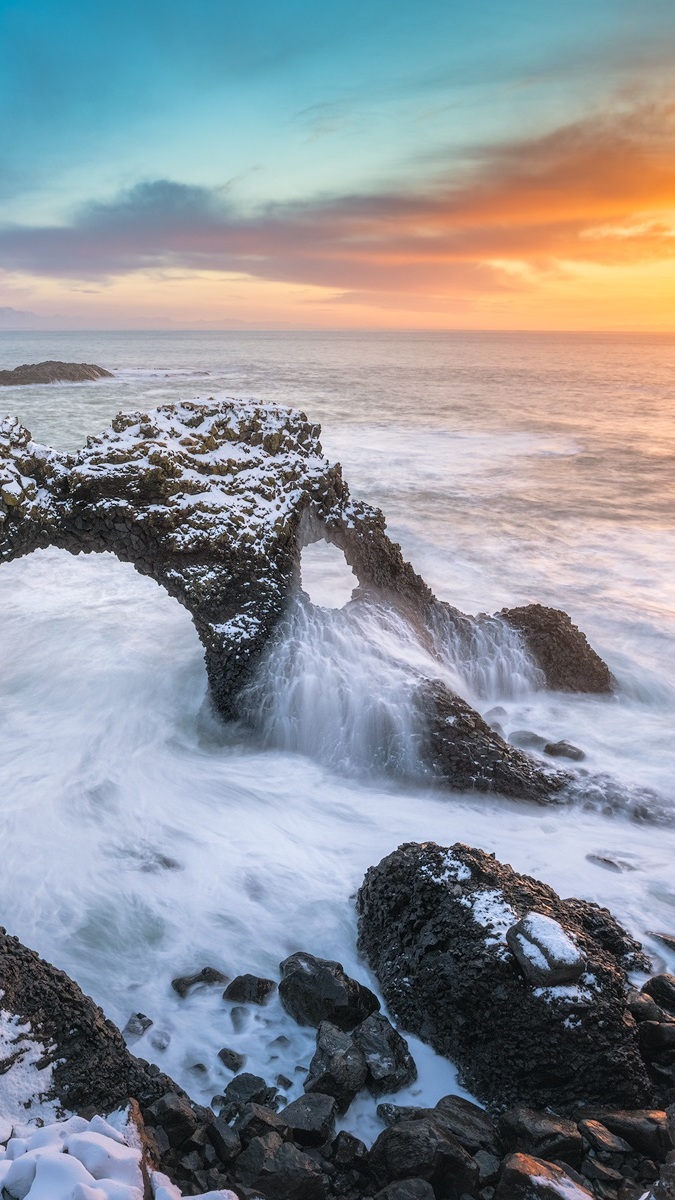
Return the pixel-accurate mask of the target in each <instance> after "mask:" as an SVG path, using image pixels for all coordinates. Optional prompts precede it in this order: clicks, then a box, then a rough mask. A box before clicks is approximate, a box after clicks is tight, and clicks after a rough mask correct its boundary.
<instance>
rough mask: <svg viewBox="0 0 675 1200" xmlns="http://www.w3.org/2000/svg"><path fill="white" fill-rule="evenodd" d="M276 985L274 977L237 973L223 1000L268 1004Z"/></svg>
mask: <svg viewBox="0 0 675 1200" xmlns="http://www.w3.org/2000/svg"><path fill="white" fill-rule="evenodd" d="M276 987H277V985H276V983H275V982H274V980H273V979H260V978H259V976H258V975H237V977H236V979H233V980H232V982H231V983H228V985H227V987H226V988H225V991H224V992H223V1000H234V1001H236V1002H237V1003H238V1004H267V1001H268V1000H269V998H270V996H271V995H272V993H273V992H275V991H276Z"/></svg>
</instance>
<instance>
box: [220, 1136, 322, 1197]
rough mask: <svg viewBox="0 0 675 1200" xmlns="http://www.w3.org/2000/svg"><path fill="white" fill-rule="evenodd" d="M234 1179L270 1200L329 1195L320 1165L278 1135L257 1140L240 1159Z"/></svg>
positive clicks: (237, 1161)
mask: <svg viewBox="0 0 675 1200" xmlns="http://www.w3.org/2000/svg"><path fill="white" fill-rule="evenodd" d="M234 1176H235V1179H236V1180H237V1182H238V1183H240V1184H243V1185H244V1186H245V1187H248V1188H252V1189H254V1191H256V1192H257V1191H258V1189H259V1190H260V1192H262V1193H263V1195H264V1196H265V1197H266V1200H324V1197H325V1195H326V1188H325V1183H324V1179H323V1175H322V1173H321V1170H320V1168H319V1165H318V1164H317V1163H316V1162H315V1161H314V1159H313V1158H310V1157H309V1155H307V1154H304V1153H303V1152H302V1151H301V1150H299V1149H298V1147H297V1146H294V1145H293V1144H292V1143H290V1142H284V1141H282V1140H281V1138H280V1137H279V1135H278V1134H277V1133H268V1134H266V1135H265V1136H264V1137H258V1138H254V1139H253V1141H252V1142H250V1143H249V1145H248V1146H247V1147H246V1149H245V1150H244V1151H243V1152H242V1153H241V1154H240V1155H239V1157H238V1159H237V1160H236V1163H235V1166H234Z"/></svg>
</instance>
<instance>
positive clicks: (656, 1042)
mask: <svg viewBox="0 0 675 1200" xmlns="http://www.w3.org/2000/svg"><path fill="white" fill-rule="evenodd" d="M639 1042H640V1051H641V1054H642V1057H643V1058H644V1059H645V1060H646V1061H647V1062H653V1061H654V1059H659V1058H661V1057H662V1056H663V1055H664V1054H667V1053H669V1052H672V1051H675V1022H674V1021H669V1022H667V1023H666V1022H665V1021H642V1023H641V1024H640V1030H639Z"/></svg>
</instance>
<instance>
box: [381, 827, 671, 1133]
mask: <svg viewBox="0 0 675 1200" xmlns="http://www.w3.org/2000/svg"><path fill="white" fill-rule="evenodd" d="M357 903H358V911H359V918H360V919H359V945H360V949H361V950H362V952H363V953H364V954H365V955H366V957H367V959H368V960H369V962H370V964H371V966H372V968H373V970H374V971H375V973H376V975H377V976H378V979H379V981H380V984H381V986H382V990H383V993H384V996H385V999H386V1001H387V1004H388V1006H389V1007H390V1009H391V1011H392V1012H393V1013H394V1014H395V1015H396V1017H397V1018H398V1019H399V1020H400V1021H401V1023H402V1024H403V1026H404V1028H406V1029H409V1030H411V1031H412V1032H414V1033H416V1034H418V1035H419V1036H420V1037H422V1038H424V1039H425V1041H427V1042H429V1043H430V1044H431V1045H432V1046H434V1048H435V1049H436V1050H438V1051H439V1052H440V1053H441V1054H445V1055H447V1056H448V1057H450V1058H452V1059H453V1060H454V1061H455V1062H456V1063H457V1064H458V1066H459V1067H460V1071H461V1077H462V1080H463V1081H464V1082H465V1083H466V1085H467V1086H468V1087H470V1088H471V1090H472V1091H473V1092H474V1093H475V1094H476V1095H477V1096H478V1097H479V1098H480V1099H482V1100H485V1101H486V1102H487V1103H489V1104H492V1105H496V1106H503V1105H504V1104H508V1103H525V1104H529V1105H531V1106H532V1107H535V1108H537V1109H539V1108H545V1107H547V1106H549V1105H550V1106H552V1107H555V1108H556V1109H557V1110H558V1111H560V1112H568V1111H570V1110H571V1109H572V1108H574V1107H575V1106H577V1105H579V1104H580V1103H584V1102H585V1103H601V1104H606V1105H621V1106H622V1107H624V1106H638V1105H642V1104H644V1103H645V1101H646V1102H647V1103H649V1102H650V1100H651V1098H652V1096H653V1087H652V1085H651V1084H650V1081H649V1079H648V1077H647V1074H646V1068H645V1065H644V1063H643V1061H642V1058H641V1057H640V1053H639V1049H638V1045H637V1038H636V1029H637V1027H636V1026H635V1024H634V1022H633V1019H632V1017H631V1015H630V1012H629V1010H628V1008H627V1004H626V996H625V993H626V984H627V976H626V963H627V962H628V961H629V960H630V956H631V955H632V956H633V957H635V956H636V955H637V954H638V947H637V943H635V942H634V941H633V940H632V939H631V938H630V937H629V936H628V934H626V933H625V931H623V930H622V929H621V928H620V926H618V925H617V923H616V922H615V921H614V920H613V918H612V917H611V915H610V914H609V913H607V912H606V911H603V910H601V909H599V908H597V906H595V905H593V904H590V903H584V902H583V901H580V900H574V901H563V900H561V899H560V898H559V896H557V895H556V893H555V892H554V891H553V890H552V888H549V887H547V886H546V885H545V884H543V883H540V882H538V881H537V880H534V879H530V878H528V877H527V876H523V875H518V874H516V872H515V871H513V870H512V869H511V867H508V866H504V865H502V864H500V863H498V862H497V861H496V860H495V859H494V858H493V857H492V856H491V855H488V854H485V853H483V852H482V851H480V850H475V849H471V848H470V847H468V846H463V845H461V844H456V845H455V846H453V847H452V848H450V849H444V848H442V847H440V846H437V845H435V844H434V843H427V844H425V845H418V844H416V843H409V844H408V845H405V846H401V847H400V848H399V849H398V850H397V851H395V853H393V854H390V855H389V856H388V857H387V858H385V859H383V861H382V862H381V863H380V864H379V866H377V867H373V868H371V869H370V870H369V871H368V873H367V874H366V878H365V880H364V883H363V885H362V887H361V890H360V892H359V896H358V902H357ZM530 912H535V913H540V914H543V915H545V916H548V917H550V918H552V920H553V921H555V922H558V924H559V925H560V926H562V928H563V929H564V931H565V933H566V935H567V937H568V938H569V939H571V941H572V942H573V943H574V944H575V945H576V946H577V947H578V950H579V951H580V953H581V954H582V955H583V956H584V958H585V959H586V962H587V971H586V973H585V974H584V975H582V976H581V978H580V979H579V980H578V981H577V983H575V984H571V985H562V986H560V987H558V988H556V987H553V988H540V987H534V986H532V985H531V984H530V983H528V981H527V980H526V979H525V978H524V976H523V974H522V971H521V968H520V966H519V965H518V963H517V961H516V959H515V958H514V956H513V954H512V953H511V951H510V949H509V948H508V945H507V943H506V936H505V935H506V931H507V929H508V928H509V927H511V926H512V925H514V924H516V923H517V922H518V921H519V920H521V919H522V918H523V917H524V916H526V915H527V914H528V913H530Z"/></svg>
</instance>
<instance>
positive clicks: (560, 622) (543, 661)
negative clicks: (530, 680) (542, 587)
mask: <svg viewBox="0 0 675 1200" xmlns="http://www.w3.org/2000/svg"><path fill="white" fill-rule="evenodd" d="M500 616H501V617H503V619H504V620H505V621H508V623H509V625H512V626H513V627H514V629H517V630H518V632H519V633H520V634H521V635H522V637H523V639H524V641H525V644H526V646H527V648H528V650H529V651H530V654H531V655H532V657H533V658H534V661H535V662H536V663H537V665H538V666H539V668H540V669H541V670H542V671H543V673H544V677H545V679H546V685H547V687H550V688H552V689H553V690H554V691H560V692H591V693H596V694H599V695H602V694H603V693H608V692H611V690H612V676H611V673H610V670H609V667H608V666H607V664H606V663H604V662H603V661H602V659H601V658H600V656H599V655H598V654H596V652H595V650H594V649H593V648H592V646H590V645H589V643H588V640H587V638H586V636H585V635H584V634H583V633H582V632H581V630H580V629H578V628H577V626H576V625H574V624H573V623H572V620H571V618H570V617H569V616H568V615H567V613H565V612H562V611H561V610H560V609H558V608H546V607H545V606H544V605H543V604H525V605H523V606H522V607H520V608H503V609H502V611H501V613H500Z"/></svg>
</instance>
